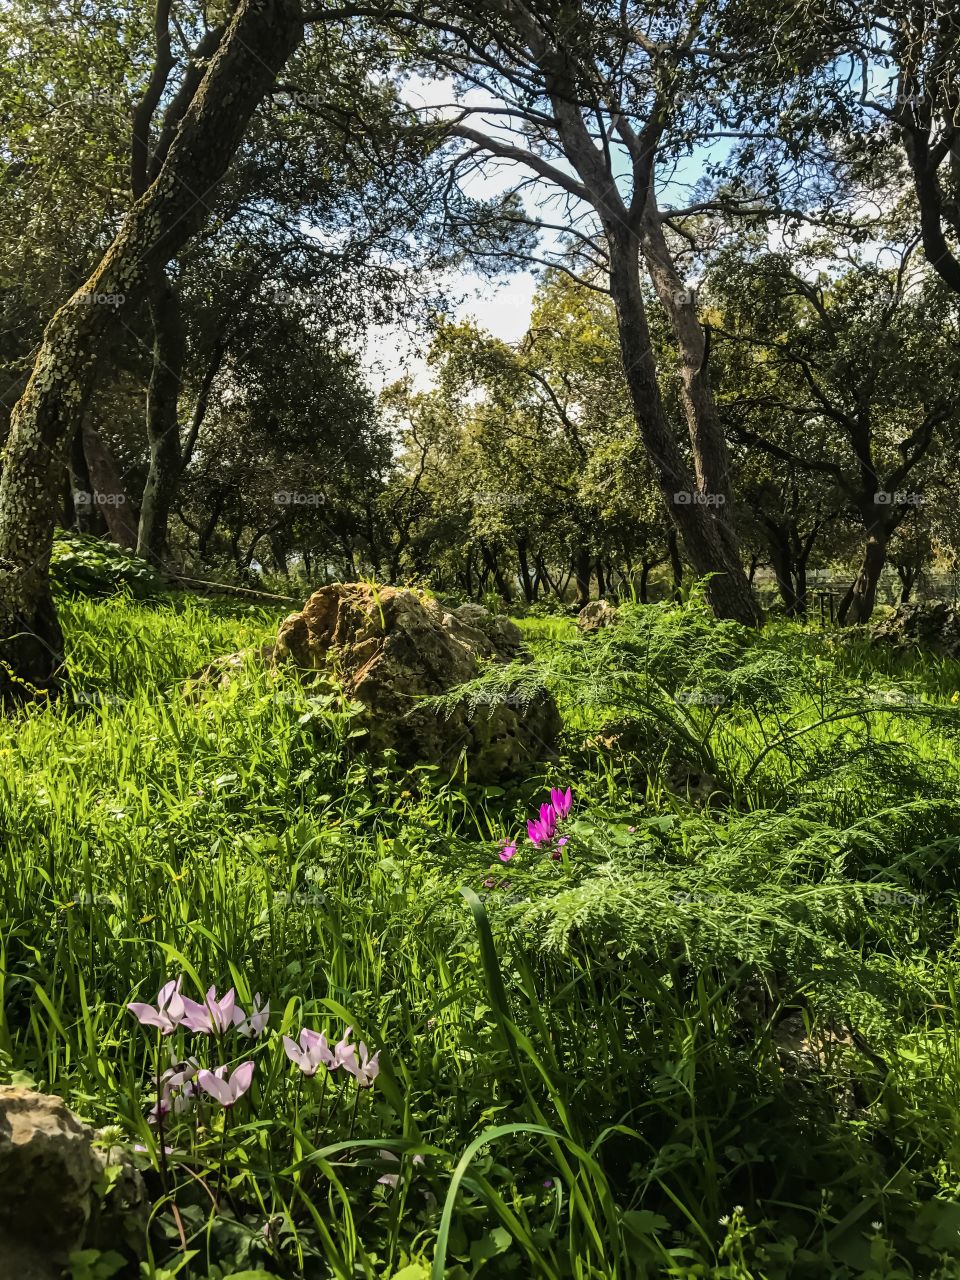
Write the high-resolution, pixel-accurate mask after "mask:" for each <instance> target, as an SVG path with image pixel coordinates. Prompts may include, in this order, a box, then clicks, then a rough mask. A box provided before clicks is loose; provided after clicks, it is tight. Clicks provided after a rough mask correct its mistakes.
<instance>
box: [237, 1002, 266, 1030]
mask: <svg viewBox="0 0 960 1280" xmlns="http://www.w3.org/2000/svg"><path fill="white" fill-rule="evenodd" d="M269 1021H270V1001H269V1000H268V1001H267V1003H266V1004H265V1005H261V1004H260V992H259V991H258V992H257V994H256V995H255V996H254V997H253V1011H252V1012H251V1014H250V1017H249V1018H247V1019H245V1020H244V1021H243V1022H240V1023H238V1024H237V1031H238V1032H239V1033H240V1035H242V1036H252V1037H253V1038H254V1039H256V1038H257V1037H258V1036H261V1035H262V1034H263V1032H264V1031H265V1030H266V1026H267V1023H268V1022H269Z"/></svg>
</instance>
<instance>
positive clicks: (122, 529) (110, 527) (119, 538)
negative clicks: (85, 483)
mask: <svg viewBox="0 0 960 1280" xmlns="http://www.w3.org/2000/svg"><path fill="white" fill-rule="evenodd" d="M81 430H82V436H83V454H84V457H85V458H86V460H87V470H88V471H89V473H90V487H91V491H92V492H93V493H99V494H102V495H106V497H107V498H108V501H107V502H103V503H101V504H100V510H101V514H102V515H103V518H104V520H105V522H106V526H107V533H108V534H109V537H110V541H111V542H115V543H116V544H117V546H118V547H123V548H124V550H126V551H133V550H134V548H135V547H136V545H137V509H136V507H135V506H134V504H133V503H132V502H131V501H130V496H129V494H128V493H127V492H126V490H125V489H124V486H123V481H122V480H121V478H120V469H119V467H118V466H117V464H116V460H115V459H114V456H113V454H112V453H111V452H110V449H109V448H108V446H107V442H106V441H105V440H104V438H103V436H102V435H101V434H100V432H99V431H98V430H97V428H96V427H95V426H94V424H93V423H92V422H91V421H90V419H89V416H88V415H86V414H85V415H84V417H83V427H82V429H81Z"/></svg>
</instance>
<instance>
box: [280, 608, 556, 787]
mask: <svg viewBox="0 0 960 1280" xmlns="http://www.w3.org/2000/svg"><path fill="white" fill-rule="evenodd" d="M522 656H523V639H522V636H521V634H520V631H519V629H518V628H517V627H516V625H515V624H514V623H513V622H511V621H510V620H509V619H508V618H503V617H499V616H496V615H494V614H491V613H489V612H488V611H487V610H486V609H483V608H481V607H480V606H479V605H474V604H468V605H461V606H460V607H459V608H456V609H446V608H444V607H443V606H442V605H441V604H439V603H438V602H437V601H436V600H434V599H432V598H431V597H429V596H427V595H425V594H424V593H422V592H419V591H413V590H407V589H403V588H397V587H376V586H373V585H370V584H367V583H335V584H334V585H332V586H328V587H322V588H321V589H320V590H319V591H316V592H314V594H313V595H312V596H311V597H310V599H309V600H308V601H307V602H306V604H305V605H304V607H303V609H302V610H301V611H300V612H299V613H294V614H291V615H290V616H289V617H288V618H287V619H286V620H285V621H284V622H283V623H282V624H281V626H280V630H279V632H278V635H277V643H276V648H275V660H276V661H277V662H289V663H292V664H293V665H294V666H296V667H297V668H299V669H300V670H301V671H317V672H321V673H325V674H326V675H327V676H329V677H330V678H331V679H333V680H335V681H336V682H337V683H338V684H339V686H340V687H341V688H342V689H343V691H344V693H345V694H346V695H347V696H348V697H349V698H351V699H352V700H354V701H356V702H357V703H359V704H360V705H361V707H362V708H363V709H364V714H363V717H362V722H363V725H364V727H365V729H366V735H367V745H368V746H369V747H370V748H371V749H373V750H377V751H384V750H390V751H395V752H396V753H397V757H398V759H400V760H401V761H403V762H412V761H415V760H423V761H428V762H431V763H435V764H440V765H443V766H446V767H452V766H456V765H457V763H458V761H459V760H460V758H461V756H464V757H465V759H466V762H467V769H468V773H469V776H470V777H471V778H473V779H474V780H476V781H478V782H485V781H493V780H495V779H497V778H499V777H502V776H503V775H504V774H505V773H507V772H511V771H515V770H520V769H522V768H523V767H524V766H525V765H527V764H529V763H530V762H531V761H533V760H537V759H543V758H544V757H545V756H548V755H551V754H552V753H553V751H554V748H555V744H556V739H557V735H558V733H559V730H560V717H559V713H558V711H557V707H556V703H555V702H554V700H553V698H552V697H551V696H550V695H549V694H548V693H546V692H541V693H538V694H537V695H536V696H535V697H534V698H533V699H532V700H531V701H530V702H529V703H528V704H527V705H523V704H522V703H521V702H520V701H519V700H518V699H516V698H508V699H507V700H506V701H505V702H498V701H495V700H493V699H491V700H490V702H489V703H488V704H487V705H483V706H479V707H477V708H475V710H474V711H473V713H472V714H471V712H470V709H469V708H468V707H467V706H466V705H465V704H463V703H458V704H457V705H455V706H453V707H451V708H445V709H443V710H438V709H436V708H434V707H430V706H424V705H422V701H423V699H424V698H425V697H430V696H435V695H438V694H443V693H447V692H449V691H450V690H451V689H454V688H455V687H456V686H457V685H460V684H463V683H464V682H466V681H469V680H473V679H475V678H476V677H477V676H478V675H479V674H480V672H481V671H482V669H483V668H484V665H485V664H487V663H500V664H503V663H507V662H512V661H515V660H517V659H521V660H522Z"/></svg>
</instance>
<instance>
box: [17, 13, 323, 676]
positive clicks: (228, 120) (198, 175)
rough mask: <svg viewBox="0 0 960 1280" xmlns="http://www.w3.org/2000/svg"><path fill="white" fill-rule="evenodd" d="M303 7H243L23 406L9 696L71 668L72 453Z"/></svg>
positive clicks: (293, 40)
mask: <svg viewBox="0 0 960 1280" xmlns="http://www.w3.org/2000/svg"><path fill="white" fill-rule="evenodd" d="M302 34H303V21H302V13H301V10H300V7H299V4H298V3H296V0H240V4H239V5H238V7H237V9H236V11H235V13H234V16H233V18H232V20H231V22H230V25H229V27H228V29H227V31H226V33H225V35H224V37H223V40H222V41H221V43H220V46H219V48H218V49H217V52H216V53H215V54H214V56H213V58H212V59H211V60H210V63H209V65H208V66H207V69H206V71H205V72H204V75H203V78H202V80H201V81H200V84H199V86H198V88H197V91H196V93H195V95H194V97H193V100H192V101H191V103H190V106H189V108H188V109H187V111H186V113H185V115H184V116H183V119H182V120H181V121H180V126H179V129H178V131H177V134H176V137H175V138H174V139H173V141H172V142H171V145H170V148H169V151H168V152H167V153H166V156H165V159H164V162H163V165H162V166H161V168H160V171H159V173H158V174H157V176H156V179H155V180H154V181H153V182H152V183H151V185H150V186H149V187H148V189H147V190H146V191H145V193H144V194H143V196H141V197H140V198H139V199H138V200H137V201H136V202H135V203H134V205H133V206H132V207H131V209H130V210H129V212H128V213H127V215H126V216H125V218H124V220H123V222H122V224H121V226H120V229H119V231H118V233H117V235H116V238H115V239H114V241H113V243H112V244H111V245H110V247H109V249H108V250H107V252H106V253H105V255H104V257H103V258H102V260H101V261H100V263H99V265H98V266H97V268H96V269H95V270H94V272H93V274H92V275H91V276H90V277H89V279H88V280H87V281H86V282H85V283H84V284H83V285H82V286H81V288H80V289H79V290H78V291H77V292H76V293H75V294H74V296H73V297H72V298H70V299H69V300H68V302H67V303H66V304H65V305H64V306H62V307H61V308H60V310H59V311H57V313H56V314H55V315H54V316H53V318H52V319H51V320H50V322H49V324H48V325H47V328H46V331H45V333H44V336H43V342H42V344H41V347H40V352H39V354H38V356H37V359H36V363H35V365H34V368H33V372H32V374H31V376H30V380H29V382H28V383H27V387H26V390H25V391H24V393H23V395H22V397H21V398H20V400H19V401H18V403H17V405H16V407H15V408H14V411H13V414H12V417H11V424H10V434H9V437H8V439H7V443H6V446H5V448H4V452H3V459H2V465H3V470H2V475H0V662H2V667H0V697H2V698H3V699H4V700H5V701H10V700H17V699H20V698H24V697H32V696H36V694H37V692H40V693H46V692H49V691H50V690H51V689H52V688H53V687H54V686H55V685H56V682H57V679H58V677H59V675H60V673H61V670H62V667H63V636H62V633H61V630H60V626H59V623H58V622H57V617H56V610H55V608H54V604H53V599H52V597H51V594H50V586H49V572H48V571H49V563H50V549H51V545H52V540H53V527H54V520H55V514H56V510H57V501H58V494H59V488H60V483H61V477H62V475H63V471H64V465H65V461H66V451H67V450H68V449H69V446H70V441H71V440H72V438H73V434H74V432H75V431H76V429H77V424H78V421H79V417H80V413H81V408H82V405H83V402H84V399H85V397H86V394H87V392H88V389H89V387H90V385H91V383H92V380H93V376H94V370H95V364H96V361H97V358H98V356H99V354H100V352H101V351H102V350H104V349H105V348H106V347H108V345H109V343H110V341H111V340H112V336H113V334H114V333H115V331H116V328H117V326H118V324H119V320H120V315H121V312H122V309H123V307H124V306H125V305H127V304H130V303H132V302H133V301H135V300H136V299H137V298H141V297H142V296H143V294H144V292H145V290H146V289H148V288H149V282H150V281H151V280H152V279H153V278H155V276H156V273H157V272H158V271H160V270H162V269H163V267H164V266H165V265H166V264H167V263H168V262H169V261H170V259H171V258H172V257H173V256H174V255H175V254H176V253H177V252H178V251H179V250H180V249H181V248H182V247H183V246H184V245H185V244H186V243H187V241H188V240H190V238H191V237H192V236H193V235H195V234H196V232H197V231H198V230H199V228H200V227H201V226H202V225H203V223H204V221H205V220H206V217H207V214H208V204H207V202H208V200H209V198H210V197H211V196H212V194H213V191H214V189H215V188H216V186H217V184H218V183H219V182H220V180H221V179H222V178H223V176H224V174H225V173H226V171H227V168H228V166H229V164H230V161H231V160H232V158H233V156H234V154H235V152H236V150H237V147H238V146H239V145H240V142H241V140H242V138H243V135H244V132H245V130H246V127H247V124H248V123H249V120H250V118H251V116H252V115H253V113H254V111H255V110H256V108H257V107H258V105H259V104H260V102H261V101H262V99H263V98H264V96H265V95H266V94H267V92H268V91H269V89H270V88H271V86H272V85H273V83H274V81H275V79H276V76H277V73H278V72H279V71H280V69H281V68H282V67H283V65H284V63H285V62H286V60H287V58H288V57H289V56H290V54H291V53H292V52H293V50H294V49H295V48H296V46H297V45H298V44H299V42H300V40H301V38H302Z"/></svg>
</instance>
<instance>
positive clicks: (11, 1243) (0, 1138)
mask: <svg viewBox="0 0 960 1280" xmlns="http://www.w3.org/2000/svg"><path fill="white" fill-rule="evenodd" d="M95 1138H96V1134H95V1132H94V1130H93V1129H92V1128H90V1126H89V1125H86V1124H84V1123H83V1122H82V1121H81V1120H80V1119H78V1117H77V1116H75V1115H74V1114H73V1112H72V1111H70V1110H69V1108H68V1107H67V1106H66V1104H65V1103H64V1102H63V1100H62V1099H61V1098H57V1097H53V1096H51V1095H49V1094H45V1093H38V1092H36V1091H35V1090H33V1089H25V1088H21V1087H19V1086H3V1087H0V1276H2V1277H6V1276H10V1277H13V1276H16V1277H18V1280H59V1277H60V1274H61V1271H62V1269H63V1267H64V1265H65V1264H66V1262H67V1259H68V1257H69V1255H70V1253H71V1252H72V1251H73V1250H75V1249H80V1248H83V1247H86V1246H90V1245H94V1246H95V1247H104V1248H105V1247H107V1245H108V1244H109V1247H111V1248H114V1249H117V1248H121V1247H122V1246H123V1245H124V1244H125V1245H126V1246H127V1250H128V1252H130V1253H132V1254H133V1255H134V1256H137V1255H140V1254H142V1253H143V1245H144V1242H145V1239H146V1224H147V1215H148V1209H149V1206H148V1203H147V1196H146V1190H145V1188H144V1186H143V1181H142V1179H141V1177H140V1174H139V1173H138V1172H137V1170H136V1169H135V1168H134V1166H133V1163H132V1161H131V1160H130V1157H129V1156H128V1155H127V1154H126V1153H125V1152H123V1151H122V1149H120V1148H113V1149H110V1150H106V1151H105V1150H103V1149H101V1148H98V1147H96V1146H95V1145H94V1143H95ZM108 1165H113V1166H117V1165H119V1166H120V1174H119V1176H118V1177H117V1178H116V1179H115V1182H116V1186H115V1187H114V1189H113V1191H112V1192H111V1193H110V1195H109V1196H108V1197H107V1199H106V1201H105V1203H104V1204H102V1205H101V1202H100V1188H101V1186H102V1181H103V1179H102V1175H103V1172H104V1169H105V1168H106V1167H107V1166H108ZM101 1241H103V1243H102V1244H101Z"/></svg>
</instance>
